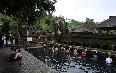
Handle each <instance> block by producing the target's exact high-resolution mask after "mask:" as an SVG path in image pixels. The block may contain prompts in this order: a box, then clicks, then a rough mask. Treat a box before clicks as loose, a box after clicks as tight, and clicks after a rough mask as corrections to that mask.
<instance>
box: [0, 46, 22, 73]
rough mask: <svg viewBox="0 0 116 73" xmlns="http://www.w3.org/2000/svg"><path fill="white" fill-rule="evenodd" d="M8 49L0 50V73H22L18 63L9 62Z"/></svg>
mask: <svg viewBox="0 0 116 73" xmlns="http://www.w3.org/2000/svg"><path fill="white" fill-rule="evenodd" d="M9 55H10V49H9V48H0V58H1V59H0V73H22V72H21V67H20V66H19V64H18V62H16V61H15V62H9V61H8V57H9Z"/></svg>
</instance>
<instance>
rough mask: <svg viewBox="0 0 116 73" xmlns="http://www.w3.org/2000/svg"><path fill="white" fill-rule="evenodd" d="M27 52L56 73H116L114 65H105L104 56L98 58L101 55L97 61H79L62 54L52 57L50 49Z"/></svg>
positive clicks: (86, 59) (87, 59) (29, 50)
mask: <svg viewBox="0 0 116 73" xmlns="http://www.w3.org/2000/svg"><path fill="white" fill-rule="evenodd" d="M27 51H28V52H29V53H31V54H33V55H34V56H35V57H37V58H38V59H39V60H41V61H43V62H44V63H46V64H47V65H48V66H50V67H51V68H52V69H55V70H56V71H57V72H58V73H116V66H115V65H116V64H115V63H113V64H112V65H111V64H109V65H107V64H106V63H105V56H100V55H101V54H99V56H100V57H99V58H98V60H96V59H92V58H90V57H85V58H83V59H81V60H79V59H77V58H76V57H71V58H70V60H68V59H67V58H66V57H65V56H64V54H62V52H58V53H57V55H52V52H51V49H50V48H47V49H46V51H45V52H44V51H43V49H42V48H38V49H33V48H31V49H28V50H27Z"/></svg>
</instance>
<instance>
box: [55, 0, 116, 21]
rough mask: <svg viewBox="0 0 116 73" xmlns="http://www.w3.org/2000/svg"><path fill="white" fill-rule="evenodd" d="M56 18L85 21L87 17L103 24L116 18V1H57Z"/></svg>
mask: <svg viewBox="0 0 116 73" xmlns="http://www.w3.org/2000/svg"><path fill="white" fill-rule="evenodd" d="M55 8H56V11H55V12H54V15H55V16H60V15H61V16H64V17H65V18H68V19H75V20H78V21H85V19H86V17H88V18H91V19H94V21H95V22H101V21H103V20H104V19H105V20H106V19H108V18H109V16H116V0H57V3H56V4H55Z"/></svg>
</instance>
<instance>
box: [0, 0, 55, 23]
mask: <svg viewBox="0 0 116 73" xmlns="http://www.w3.org/2000/svg"><path fill="white" fill-rule="evenodd" d="M55 3H56V0H0V13H2V14H6V15H8V16H12V17H13V18H14V19H17V20H18V21H19V22H22V23H25V24H33V23H34V22H35V20H37V19H38V18H39V17H40V18H41V17H42V16H43V15H44V14H46V13H52V12H53V11H55V6H54V4H55Z"/></svg>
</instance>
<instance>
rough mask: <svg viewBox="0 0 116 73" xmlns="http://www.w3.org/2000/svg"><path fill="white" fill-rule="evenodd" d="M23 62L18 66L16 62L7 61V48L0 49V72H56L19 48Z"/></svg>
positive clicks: (8, 52) (8, 51)
mask: <svg viewBox="0 0 116 73" xmlns="http://www.w3.org/2000/svg"><path fill="white" fill-rule="evenodd" d="M21 53H22V55H23V63H22V65H21V66H19V64H18V62H17V61H15V62H9V61H8V57H9V55H10V49H9V48H1V49H0V57H1V59H0V73H56V71H55V70H53V69H51V68H50V67H48V66H47V65H46V64H44V63H43V62H42V61H40V60H38V59H37V58H36V57H34V56H33V55H32V54H30V53H28V52H26V51H25V50H23V49H21Z"/></svg>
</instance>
